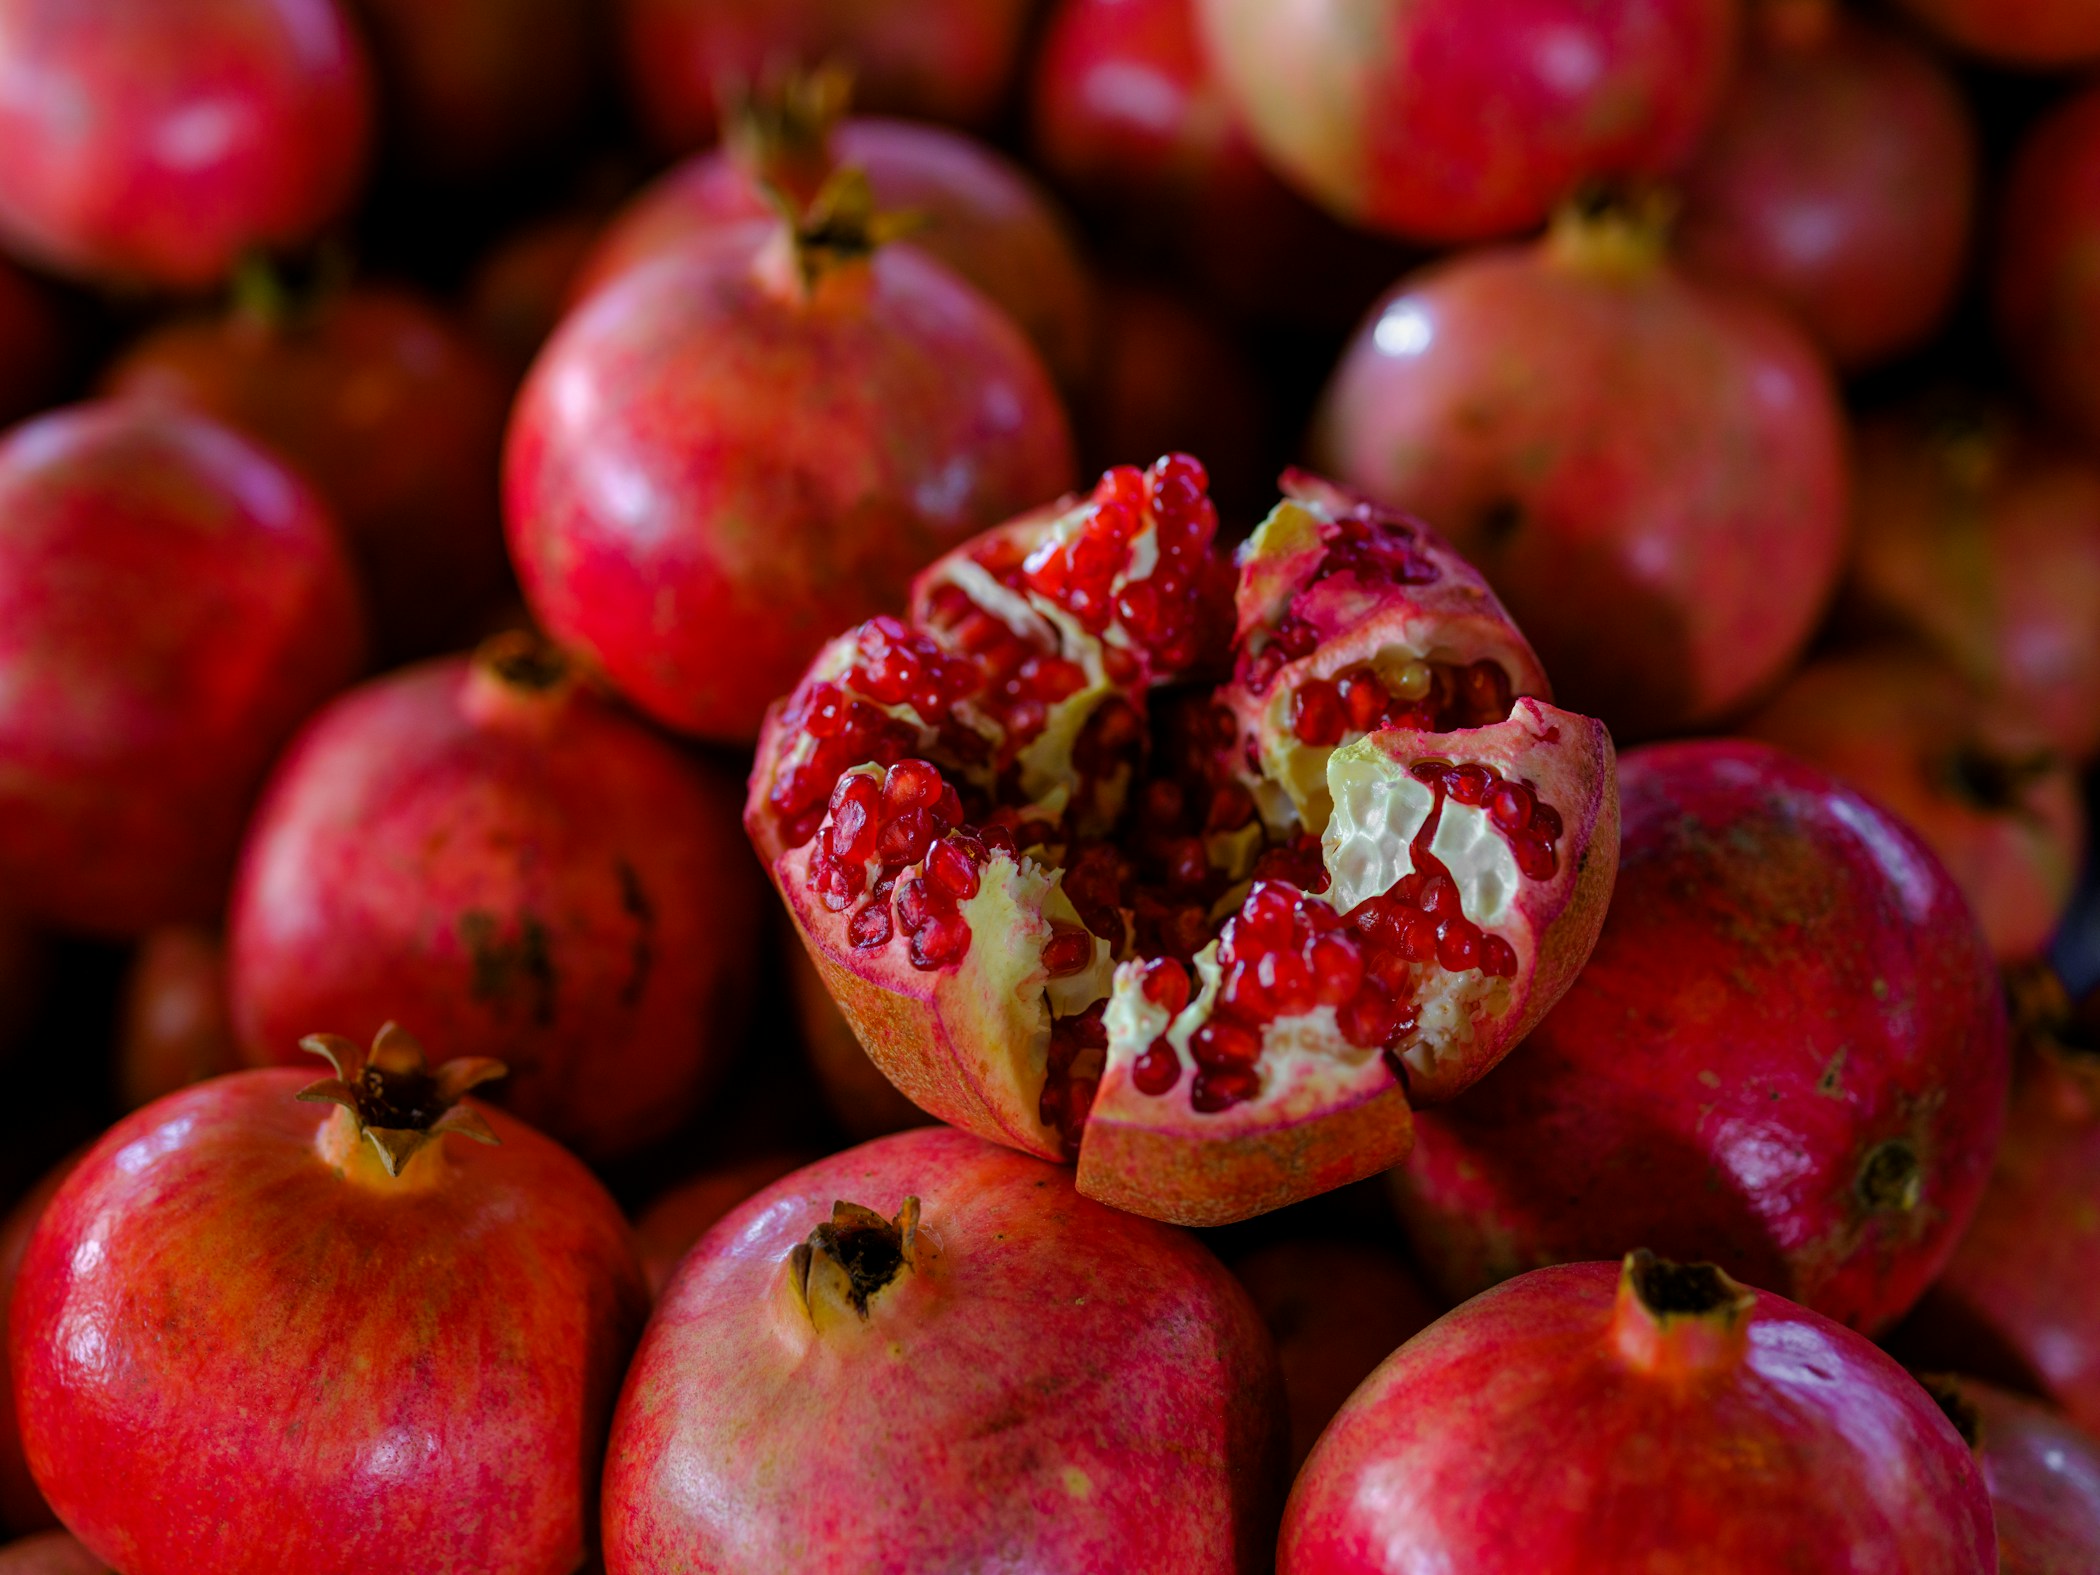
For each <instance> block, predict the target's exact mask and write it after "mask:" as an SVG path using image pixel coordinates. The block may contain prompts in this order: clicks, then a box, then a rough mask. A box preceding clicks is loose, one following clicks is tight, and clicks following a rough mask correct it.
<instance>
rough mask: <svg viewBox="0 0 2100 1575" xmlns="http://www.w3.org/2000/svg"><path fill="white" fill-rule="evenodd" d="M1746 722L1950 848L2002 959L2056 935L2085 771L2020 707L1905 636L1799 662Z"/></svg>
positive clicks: (2074, 869) (1949, 859) (1954, 871)
mask: <svg viewBox="0 0 2100 1575" xmlns="http://www.w3.org/2000/svg"><path fill="white" fill-rule="evenodd" d="M1742 731H1743V732H1744V733H1745V734H1747V735H1748V736H1749V737H1752V738H1761V739H1763V740H1765V741H1766V742H1767V743H1771V744H1777V745H1778V746H1779V747H1780V748H1782V749H1787V750H1791V751H1792V752H1793V753H1795V754H1797V755H1799V756H1801V757H1802V758H1803V759H1805V760H1812V761H1814V762H1815V763H1816V764H1817V765H1819V766H1822V767H1824V768H1825V769H1827V770H1828V771H1830V772H1831V773H1832V774H1834V775H1836V776H1838V777H1841V778H1843V779H1844V780H1845V781H1847V782H1849V783H1851V784H1852V785H1853V786H1854V787H1856V788H1858V789H1859V790H1860V791H1861V792H1863V793H1865V794H1866V795H1867V796H1868V797H1869V798H1871V799H1873V800H1874V801H1875V802H1876V803H1878V804H1881V805H1883V806H1884V807H1886V808H1888V809H1892V810H1894V811H1895V812H1896V814H1897V815H1899V816H1900V817H1901V818H1902V819H1903V821H1904V822H1905V824H1907V825H1908V826H1910V828H1911V829H1912V830H1913V831H1915V832H1917V834H1918V835H1919V836H1920V837H1922V838H1923V839H1924V840H1925V842H1926V844H1927V845H1928V846H1929V847H1930V848H1931V849H1932V851H1933V852H1934V853H1936V854H1938V855H1939V857H1940V860H1941V862H1942V863H1944V864H1945V865H1946V866H1947V871H1948V873H1949V874H1951V875H1952V876H1953V877H1954V883H1955V884H1956V885H1957V886H1959V887H1960V888H1961V890H1962V895H1963V896H1965V897H1967V898H1968V899H1969V905H1970V907H1972V908H1973V909H1975V912H1976V918H1977V921H1978V922H1979V923H1980V924H1981V925H1982V926H1983V934H1984V939H1985V940H1987V941H1988V942H1989V943H1990V948H1991V952H1992V954H1993V955H1994V956H1996V957H1997V958H1998V959H1999V960H2000V961H2002V962H2017V961H2020V960H2021V959H2024V958H2030V957H2033V956H2035V955H2037V954H2038V953H2040V952H2041V951H2042V949H2043V948H2044V947H2046V946H2047V945H2048V944H2049V938H2050V936H2051V935H2053V934H2054V933H2055V931H2056V923H2057V920H2058V919H2060V918H2062V917H2063V913H2064V910H2065V908H2066V907H2068V906H2069V904H2070V901H2071V892H2072V888H2073V887H2074V886H2075V884H2076V883H2077V880H2078V870H2079V863H2080V860H2081V858H2082V857H2083V856H2084V852H2085V836H2086V824H2085V806H2084V803H2083V800H2082V796H2081V794H2080V790H2079V784H2078V774H2077V772H2076V771H2075V770H2073V769H2072V767H2071V766H2070V765H2069V764H2067V763H2066V762H2065V761H2064V759H2063V758H2062V757H2061V756H2060V755H2057V754H2056V753H2054V752H2053V751H2052V749H2051V748H2050V746H2049V741H2048V739H2047V737H2046V736H2045V735H2044V734H2043V733H2042V732H2041V731H2040V730H2039V729H2038V728H2037V727H2035V726H2034V724H2033V723H2031V722H2028V721H2026V720H2025V719H2024V718H2022V717H2021V716H2020V715H2019V714H2018V713H2017V712H2014V711H2009V710H2007V709H2006V708H2005V707H2004V706H2003V705H2002V704H2001V703H1998V702H1994V701H1992V700H1989V699H1987V698H1985V697H1982V696H1979V695H1978V694H1977V693H1976V692H1975V691H1974V690H1973V689H1971V688H1970V687H1969V685H1968V684H1967V683H1965V682H1964V681H1963V680H1962V678H1961V676H1960V675H1959V674H1958V673H1955V672H1953V671H1952V670H1951V669H1949V668H1947V667H1945V666H1944V665H1942V664H1941V663H1940V662H1939V661H1938V660H1936V659H1935V658H1933V657H1931V656H1928V655H1925V654H1923V653H1921V652H1914V651H1910V650H1907V649H1903V648H1901V647H1878V648H1874V649H1869V650H1861V651H1856V652H1850V653H1847V654H1844V655H1838V656H1829V657H1825V658H1823V659H1821V660H1819V661H1815V662H1811V663H1810V664H1809V665H1808V666H1806V667H1804V668H1803V669H1801V671H1800V672H1798V673H1796V674H1795V675H1794V676H1793V678H1792V679H1791V680H1790V681H1789V682H1788V683H1787V686H1786V687H1785V688H1784V689H1782V690H1780V692H1779V693H1778V695H1777V696H1775V697H1774V698H1773V700H1772V702H1771V703H1770V704H1769V705H1767V706H1765V707H1764V708H1763V709H1762V710H1760V711H1758V712H1757V713H1756V714H1755V715H1754V716H1752V717H1750V718H1749V720H1748V721H1746V722H1744V723H1743V726H1742Z"/></svg>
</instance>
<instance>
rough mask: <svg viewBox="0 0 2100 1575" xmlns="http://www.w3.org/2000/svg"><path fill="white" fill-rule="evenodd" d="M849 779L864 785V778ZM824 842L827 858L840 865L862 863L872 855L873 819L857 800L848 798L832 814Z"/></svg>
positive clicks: (873, 842) (873, 852)
mask: <svg viewBox="0 0 2100 1575" xmlns="http://www.w3.org/2000/svg"><path fill="white" fill-rule="evenodd" d="M851 780H853V781H856V782H867V781H868V778H866V777H855V778H852V779H851ZM871 785H872V784H871ZM870 796H871V797H872V794H871V795H870ZM828 842H829V846H830V850H831V856H832V857H833V858H835V859H837V860H838V861H839V862H840V863H842V864H865V863H866V862H867V861H868V860H869V859H871V858H873V857H874V856H875V817H874V816H873V815H872V814H870V813H869V810H868V807H867V806H866V805H865V804H863V803H862V802H861V801H860V800H859V799H858V798H849V799H848V800H846V802H845V803H844V804H843V805H841V806H840V807H839V808H837V809H835V810H833V811H832V821H831V833H830V836H829V838H828Z"/></svg>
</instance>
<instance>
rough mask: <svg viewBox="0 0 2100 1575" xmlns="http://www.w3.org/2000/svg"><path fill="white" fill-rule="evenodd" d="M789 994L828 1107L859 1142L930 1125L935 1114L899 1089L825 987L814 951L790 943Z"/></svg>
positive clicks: (819, 1090)
mask: <svg viewBox="0 0 2100 1575" xmlns="http://www.w3.org/2000/svg"><path fill="white" fill-rule="evenodd" d="M789 952H790V956H789V957H788V960H787V967H788V987H789V988H788V993H789V995H790V996H791V997H792V999H793V1002H794V1007H795V1026H796V1027H798V1028H799V1029H801V1030H802V1045H803V1048H804V1049H805V1050H806V1051H807V1052H808V1053H809V1069H810V1071H811V1072H812V1073H814V1074H815V1076H816V1080H817V1089H818V1092H820V1093H821V1094H822V1095H823V1097H824V1107H825V1109H827V1110H828V1111H830V1112H831V1118H832V1120H834V1121H836V1122H837V1123H838V1124H839V1126H840V1128H841V1129H842V1130H844V1131H845V1132H846V1133H847V1134H848V1135H849V1136H851V1137H852V1138H853V1139H854V1140H855V1141H857V1142H865V1141H866V1140H867V1139H869V1138H877V1137H883V1136H885V1135H887V1134H888V1133H891V1132H902V1131H903V1130H904V1129H905V1128H906V1127H919V1126H924V1125H926V1124H927V1123H928V1122H929V1121H931V1120H932V1119H933V1117H931V1116H929V1115H928V1114H926V1112H925V1111H923V1110H921V1109H920V1108H919V1107H918V1106H917V1105H915V1104H913V1103H912V1102H911V1101H910V1100H909V1099H906V1098H905V1097H904V1096H903V1095H902V1094H900V1093H898V1092H897V1089H896V1086H895V1085H894V1084H892V1083H891V1082H890V1080H889V1079H888V1078H886V1077H884V1076H883V1075H882V1072H881V1071H880V1069H878V1068H877V1067H876V1065H875V1063H874V1062H873V1061H871V1060H869V1059H868V1052H867V1051H866V1050H864V1049H862V1048H861V1043H860V1036H859V1035H858V1034H856V1033H854V1031H853V1025H852V1024H851V1023H849V1022H847V1021H846V1019H845V1018H844V1017H843V1016H841V1015H840V1013H839V1008H838V1003H837V1002H836V1001H834V1000H832V998H831V992H830V991H829V990H827V989H826V988H825V987H824V979H823V976H822V975H821V974H819V973H818V972H817V967H816V964H815V963H813V962H811V961H810V960H809V954H808V953H807V952H805V951H803V949H802V948H801V947H800V946H798V945H794V944H793V943H790V945H789Z"/></svg>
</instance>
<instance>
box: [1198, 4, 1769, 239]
mask: <svg viewBox="0 0 2100 1575" xmlns="http://www.w3.org/2000/svg"><path fill="white" fill-rule="evenodd" d="M1196 12H1197V16H1198V17H1199V19H1200V22H1201V26H1202V29H1203V36H1204V39H1205V41H1206V42H1207V43H1208V45H1209V47H1210V54H1211V59H1212V61H1213V63H1214V64H1215V66H1216V69H1217V71H1218V74H1219V76H1220V78H1221V79H1222V80H1223V82H1224V85H1225V89H1226V93H1227V96H1228V99H1229V101H1230V103H1231V105H1232V107H1233V109H1234V111H1235V112H1236V113H1237V114H1238V115H1239V116H1240V117H1241V119H1242V120H1243V121H1244V122H1245V124H1246V126H1247V129H1248V131H1249V132H1250V133H1251V134H1252V135H1253V138H1254V140H1255V142H1256V144H1257V145H1258V146H1259V147H1260V148H1261V150H1262V153H1263V154H1264V155H1265V156H1266V157H1267V158H1268V160H1269V161H1270V163H1272V164H1273V165H1274V166H1275V167H1276V168H1277V169H1278V170H1279V171H1281V172H1282V173H1283V174H1284V175H1285V176H1287V177H1288V178H1289V179H1290V180H1292V181H1293V182H1295V183H1296V184H1297V185H1298V186H1299V187H1300V188H1301V189H1302V190H1304V191H1305V192H1307V193H1308V194H1309V195H1311V196H1313V197H1315V198H1317V199H1318V200H1319V201H1320V202H1321V203H1323V204H1324V205H1325V206H1326V207H1328V208H1329V209H1330V210H1332V211H1333V212H1334V213H1336V214H1338V215H1340V216H1341V217H1342V218H1344V219H1346V220H1348V221H1349V222H1350V223H1352V224H1362V225H1368V226H1370V227H1371V228H1374V229H1379V230H1385V231H1389V232H1391V233H1393V234H1397V235H1405V236H1411V237H1414V238H1416V239H1420V240H1426V241H1475V240H1483V239H1486V238H1488V237H1491V236H1497V235H1508V234H1513V233H1515V232H1516V231H1519V230H1523V229H1527V228H1529V227H1530V226H1531V225H1533V224H1536V223H1537V222H1538V221H1539V220H1540V219H1543V218H1544V217H1545V216H1546V215H1547V213H1548V212H1549V211H1550V210H1551V209H1552V208H1553V206H1554V205H1555V204H1556V203H1558V202H1560V201H1561V200H1563V199H1564V198H1567V197H1569V196H1571V195H1572V194H1573V193H1574V192H1575V191H1576V189H1577V188H1578V187H1580V186H1582V185H1584V184H1586V183H1588V182H1591V181H1595V180H1598V179H1600V178H1604V177H1639V176H1655V175H1663V174H1668V173H1670V172H1671V171H1673V170H1676V169H1677V168H1679V167H1680V166H1682V165H1683V164H1684V163H1685V161H1686V160H1687V158H1688V157H1689V156H1690V154H1691V152H1692V150H1693V147H1694V145H1695V144H1696V142H1697V141H1698V138H1699V135H1700V133H1701V132H1703V131H1704V130H1705V129H1706V125H1707V123H1708V121H1709V120H1711V119H1712V117H1713V114H1714V111H1715V109H1716V107H1717V106H1718V104H1719V102H1720V98H1721V92H1722V88H1723V86H1724V85H1725V84H1726V82H1727V79H1728V74H1729V70H1730V67H1731V65H1732V62H1733V57H1734V53H1735V33H1736V25H1737V12H1736V5H1735V0H1622V3H1619V4H1615V5H1609V6H1600V5H1596V4H1593V3H1590V0H1358V3H1353V4H1341V3H1337V0H1315V3H1313V4H1310V5H1296V6H1278V5H1275V4H1273V3H1271V0H1196Z"/></svg>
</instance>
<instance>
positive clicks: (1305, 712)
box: [1290, 678, 1349, 748]
mask: <svg viewBox="0 0 2100 1575" xmlns="http://www.w3.org/2000/svg"><path fill="white" fill-rule="evenodd" d="M1290 722H1291V736H1292V737H1293V738H1295V739H1297V740H1298V742H1299V743H1301V744H1306V745H1309V746H1311V747H1313V748H1332V747H1333V746H1334V745H1336V744H1339V743H1340V742H1341V741H1342V735H1343V734H1344V733H1346V732H1348V730H1349V714H1348V712H1347V711H1345V710H1344V709H1343V708H1342V699H1341V696H1340V695H1339V694H1337V693H1336V692H1335V687H1334V685H1333V684H1330V683H1328V682H1327V681H1326V680H1325V679H1324V678H1308V679H1307V680H1306V681H1305V682H1304V683H1302V684H1300V685H1299V686H1298V689H1297V692H1296V693H1295V694H1293V695H1292V696H1291V712H1290Z"/></svg>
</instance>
